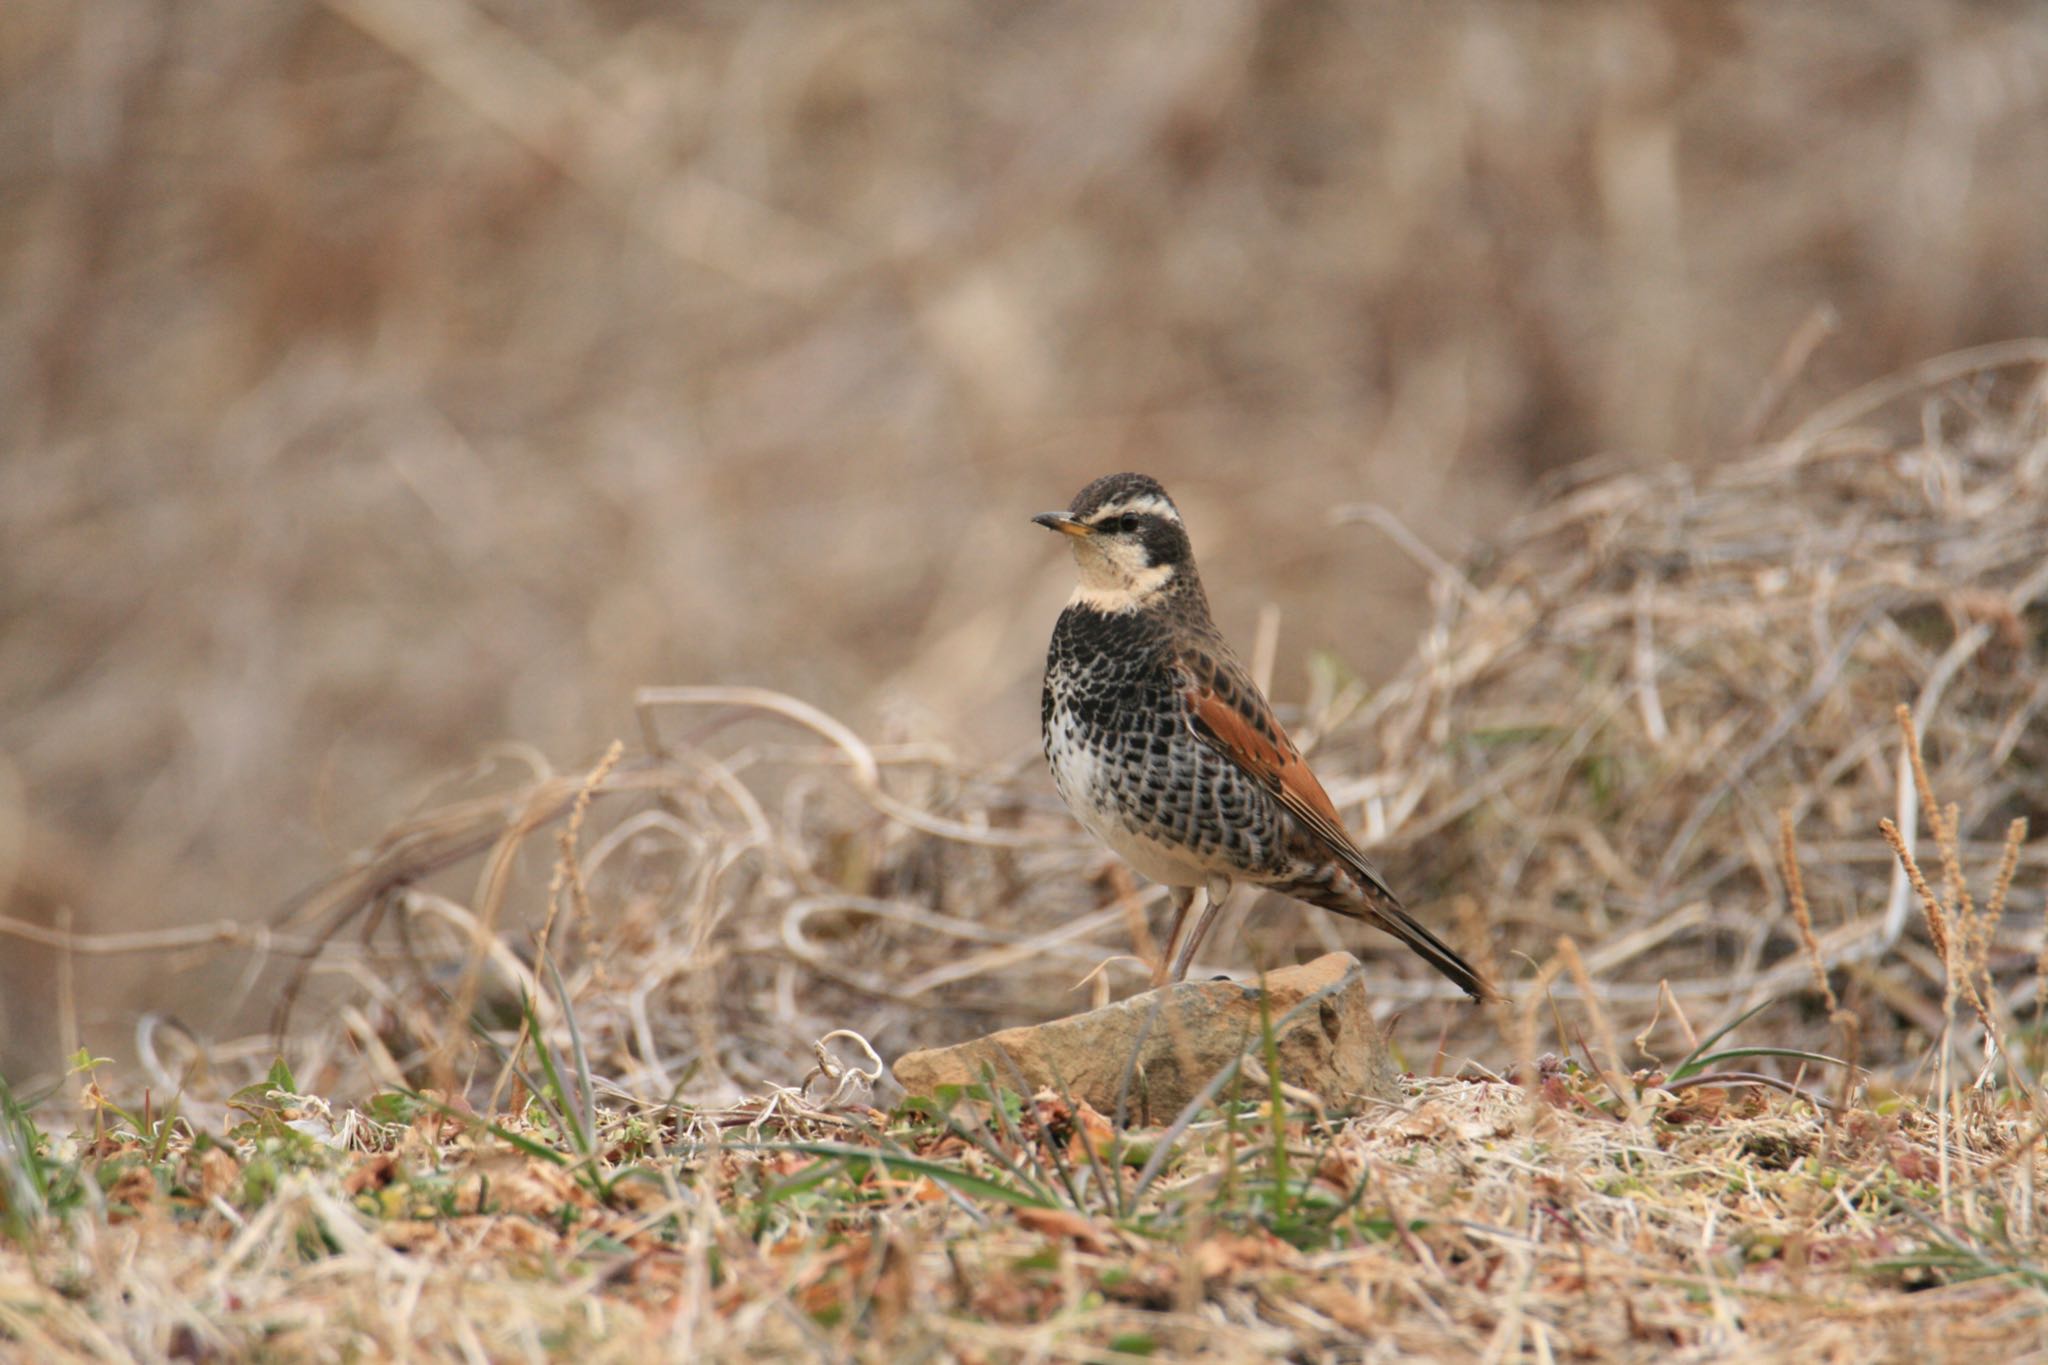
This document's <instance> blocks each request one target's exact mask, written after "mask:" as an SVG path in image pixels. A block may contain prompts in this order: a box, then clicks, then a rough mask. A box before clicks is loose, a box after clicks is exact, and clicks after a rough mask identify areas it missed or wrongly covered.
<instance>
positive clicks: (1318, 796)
mask: <svg viewBox="0 0 2048 1365" xmlns="http://www.w3.org/2000/svg"><path fill="white" fill-rule="evenodd" d="M1245 686H1247V687H1248V686H1249V684H1246V685H1245ZM1246 700H1247V701H1249V702H1250V703H1251V704H1253V705H1259V704H1260V702H1259V698H1258V697H1257V695H1256V694H1253V695H1252V696H1250V697H1248V698H1246ZM1187 702H1188V712H1189V719H1190V721H1191V722H1192V723H1193V725H1194V727H1195V733H1196V734H1198V735H1201V736H1202V737H1204V738H1205V739H1207V740H1208V741H1209V742H1210V743H1211V744H1213V745H1215V746H1216V748H1218V749H1219V750H1221V751H1222V752H1223V755H1224V756H1225V757H1226V758H1229V759H1230V760H1232V761H1233V762H1235V763H1236V764H1237V765H1238V766H1239V767H1240V768H1243V769H1244V770H1245V771H1246V772H1248V773H1250V774H1251V775H1252V776H1253V777H1256V778H1257V779H1258V780H1259V781H1260V783H1262V784H1263V785H1264V786H1265V787H1266V788H1267V790H1269V791H1271V792H1272V793H1273V794H1274V795H1275V796H1277V797H1279V798H1280V799H1281V800H1282V801H1284V802H1286V804H1287V805H1288V806H1289V808H1291V809H1294V810H1296V811H1299V812H1301V813H1302V814H1303V815H1307V814H1308V813H1309V812H1313V813H1314V814H1315V815H1316V816H1317V817H1319V818H1320V819H1322V820H1326V821H1328V822H1329V824H1330V827H1331V828H1332V829H1335V830H1342V829H1343V828H1344V822H1343V821H1342V820H1340V819H1338V818H1337V806H1336V803H1335V802H1333V801H1331V800H1330V794H1329V793H1328V792H1326V791H1324V790H1323V784H1322V783H1320V782H1318V781H1317V780H1316V775H1315V774H1314V773H1313V772H1311V771H1309V766H1308V760H1307V759H1304V758H1303V757H1302V756H1301V750H1299V749H1297V748H1295V747H1294V741H1292V740H1290V739H1289V738H1287V734H1286V732H1285V731H1283V730H1282V729H1281V728H1280V723H1279V722H1278V721H1276V720H1273V719H1272V718H1271V716H1270V715H1267V716H1264V717H1262V718H1261V719H1262V720H1263V724H1255V723H1254V722H1253V720H1252V719H1251V717H1249V716H1247V715H1246V714H1245V713H1244V711H1243V709H1242V708H1241V707H1239V706H1234V705H1232V704H1231V703H1230V702H1229V701H1227V700H1225V699H1224V697H1223V696H1222V695H1221V694H1220V693H1219V692H1218V691H1217V690H1216V688H1215V686H1214V685H1213V684H1209V683H1203V682H1199V681H1198V682H1195V683H1194V684H1193V685H1192V686H1190V687H1189V689H1188V692H1187ZM1262 732H1263V733H1262ZM1310 823H1311V824H1314V823H1315V822H1314V821H1311V822H1310ZM1319 832H1320V831H1319ZM1326 837H1327V836H1326Z"/></svg>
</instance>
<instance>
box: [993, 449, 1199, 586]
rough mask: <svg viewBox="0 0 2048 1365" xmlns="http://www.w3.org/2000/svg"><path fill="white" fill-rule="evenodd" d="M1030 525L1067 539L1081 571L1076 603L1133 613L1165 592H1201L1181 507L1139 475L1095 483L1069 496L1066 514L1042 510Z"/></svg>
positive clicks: (1113, 476) (1151, 481)
mask: <svg viewBox="0 0 2048 1365" xmlns="http://www.w3.org/2000/svg"><path fill="white" fill-rule="evenodd" d="M1032 520H1033V521H1035V522H1037V523H1038V524H1039V525H1040V526H1043V527H1045V528H1046V529H1047V530H1051V531H1058V532H1060V533H1061V534H1063V535H1065V536H1067V537H1068V541H1067V544H1068V545H1069V546H1070V547H1071V548H1072V549H1073V551H1074V563H1075V564H1076V565H1077V566H1078V567H1079V568H1080V570H1081V586H1080V587H1079V588H1078V589H1077V590H1076V591H1075V594H1074V600H1075V601H1076V602H1077V603H1083V604H1085V605H1088V606H1092V607H1094V608H1095V609H1096V610H1098V611H1109V612H1118V611H1133V610H1136V609H1137V608H1139V607H1143V606H1145V605H1147V604H1149V603H1151V602H1154V601H1156V600H1158V599H1160V598H1161V597H1163V596H1165V595H1167V594H1169V593H1176V592H1184V591H1186V590H1188V589H1191V588H1192V589H1194V590H1195V591H1196V592H1199V591H1200V587H1199V584H1198V583H1197V580H1196V578H1195V557H1194V550H1193V548H1192V547H1191V546H1190V545H1189V544H1188V533H1187V529H1186V528H1185V527H1184V526H1182V525H1181V520H1180V509H1178V508H1176V507H1175V506H1174V505H1173V499H1172V498H1169V497H1167V496H1166V490H1165V489H1164V488H1161V487H1160V486H1159V484H1158V483H1157V482H1155V481H1154V480H1152V479H1149V478H1146V477H1145V476H1144V475H1143V474H1111V475H1108V476H1107V477H1104V478H1100V479H1097V480H1096V481H1095V482H1094V483H1091V484H1089V485H1088V486H1087V487H1086V488H1084V489H1082V490H1081V491H1080V492H1079V493H1077V494H1075V495H1074V501H1073V502H1072V503H1071V504H1070V505H1069V506H1068V507H1067V510H1066V511H1064V512H1041V513H1039V514H1038V515H1037V516H1035V517H1033V518H1032Z"/></svg>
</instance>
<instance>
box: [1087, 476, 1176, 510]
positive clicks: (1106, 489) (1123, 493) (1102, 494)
mask: <svg viewBox="0 0 2048 1365" xmlns="http://www.w3.org/2000/svg"><path fill="white" fill-rule="evenodd" d="M1142 497H1153V498H1159V499H1161V500H1163V501H1164V502H1165V503H1166V505H1167V506H1168V507H1173V509H1174V512H1175V514H1176V515H1178V514H1179V512H1180V509H1179V508H1178V507H1174V503H1173V499H1172V498H1169V497H1167V496H1166V490H1165V489H1164V488H1161V487H1160V486H1159V481H1158V480H1157V479H1154V478H1149V477H1147V476H1146V475H1143V474H1105V475H1103V476H1102V477H1101V478H1099V479H1097V480H1096V481H1095V482H1094V483H1091V484H1089V485H1088V486H1087V487H1086V488H1084V489H1082V490H1081V491H1080V492H1078V493H1076V494H1074V501H1073V502H1072V503H1071V504H1070V505H1069V506H1068V508H1067V512H1068V514H1069V515H1071V516H1076V517H1085V516H1087V515H1088V514H1089V513H1091V512H1094V511H1096V510H1098V509H1100V508H1103V507H1107V506H1109V505H1110V504H1111V503H1115V502H1122V501H1123V500H1124V499H1126V498H1142Z"/></svg>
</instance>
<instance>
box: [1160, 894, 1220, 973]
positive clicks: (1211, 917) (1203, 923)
mask: <svg viewBox="0 0 2048 1365" xmlns="http://www.w3.org/2000/svg"><path fill="white" fill-rule="evenodd" d="M1190 895H1192V893H1190ZM1229 896H1230V884H1229V883H1228V882H1225V883H1224V884H1223V885H1221V886H1211V887H1209V888H1208V890H1207V891H1205V892H1204V893H1203V895H1202V913H1201V914H1200V915H1197V916H1196V917H1195V927H1194V928H1192V929H1190V930H1188V936H1187V938H1186V940H1185V941H1184V942H1182V944H1181V945H1180V951H1178V952H1176V953H1175V954H1174V955H1173V969H1172V970H1171V971H1169V972H1168V973H1167V974H1166V979H1167V980H1168V981H1185V980H1187V976H1188V968H1189V967H1190V966H1192V965H1193V964H1194V961H1195V949H1197V948H1199V947H1201V945H1202V938H1203V936H1204V935H1206V934H1207V933H1208V932H1209V926H1210V925H1211V924H1214V923H1215V922H1216V912H1217V911H1219V910H1221V909H1222V908H1223V902H1224V901H1225V900H1226V899H1228V898H1229Z"/></svg>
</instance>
